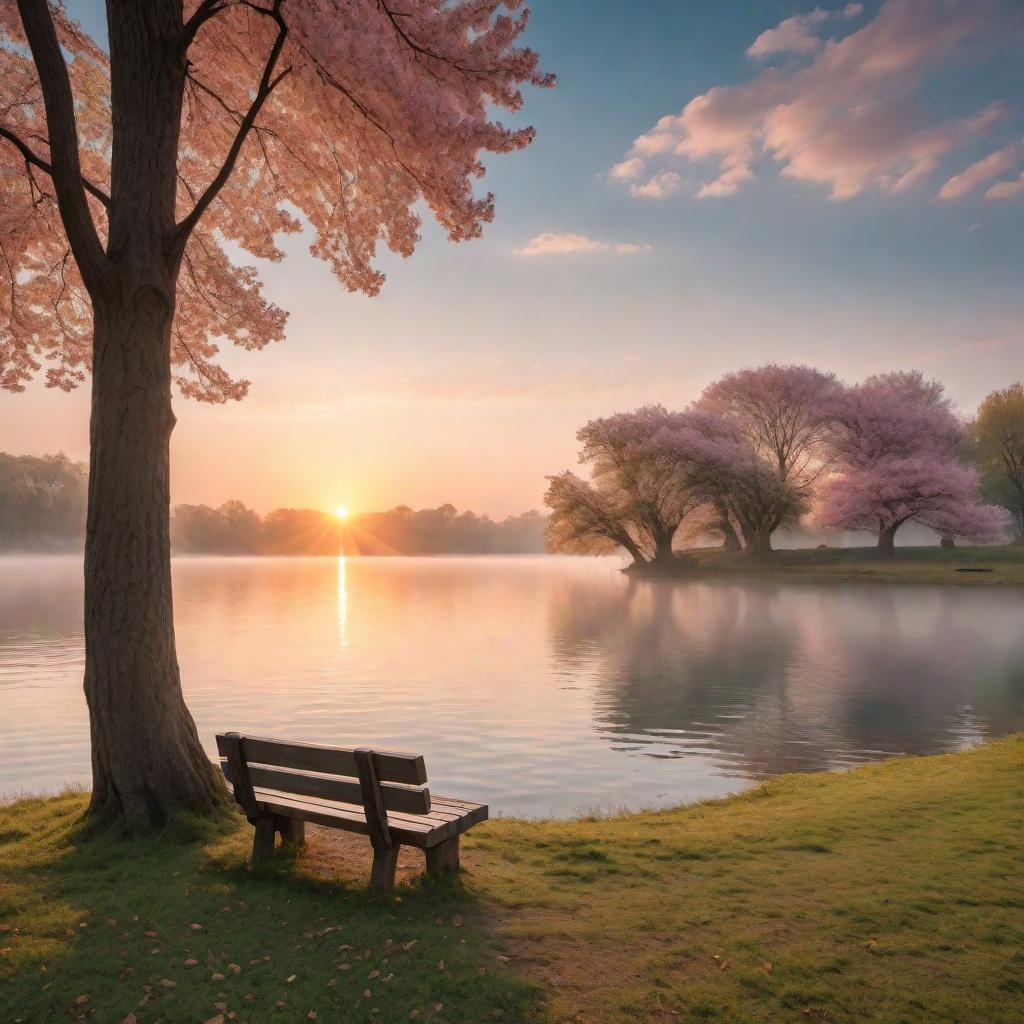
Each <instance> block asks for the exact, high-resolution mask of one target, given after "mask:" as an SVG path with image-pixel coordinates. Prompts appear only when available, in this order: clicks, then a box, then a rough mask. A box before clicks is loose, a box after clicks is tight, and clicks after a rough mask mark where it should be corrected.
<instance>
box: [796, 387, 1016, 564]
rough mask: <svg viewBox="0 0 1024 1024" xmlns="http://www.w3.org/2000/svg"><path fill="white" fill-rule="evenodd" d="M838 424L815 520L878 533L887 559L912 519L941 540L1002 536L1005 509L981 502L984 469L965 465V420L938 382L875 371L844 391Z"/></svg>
mask: <svg viewBox="0 0 1024 1024" xmlns="http://www.w3.org/2000/svg"><path fill="white" fill-rule="evenodd" d="M835 422H836V428H835V430H834V432H833V435H832V449H833V467H834V470H835V472H834V473H833V475H832V476H831V477H829V478H828V479H826V480H825V481H824V483H823V484H822V486H821V491H820V495H819V502H818V507H817V509H816V511H815V517H814V518H815V521H816V523H817V525H819V526H821V527H822V528H825V529H851V530H872V531H875V532H876V533H877V535H878V549H879V551H880V552H881V553H882V554H883V555H886V556H889V557H891V556H892V555H893V554H894V553H895V538H896V531H897V530H898V529H899V528H900V527H901V526H902V525H903V524H904V523H907V522H916V523H919V524H920V525H922V526H926V527H928V528H930V529H932V530H935V531H936V532H937V533H939V534H940V535H941V536H943V538H947V537H948V538H953V537H966V538H970V539H973V540H993V539H996V538H997V537H998V536H999V535H1000V533H1001V532H1002V530H1003V528H1004V526H1005V520H1006V516H1005V513H1004V512H1003V511H1002V510H1001V509H998V508H997V507H995V506H992V505H985V504H983V503H982V502H981V501H980V499H979V496H978V474H977V473H976V472H975V471H974V470H973V469H969V468H967V467H965V466H963V465H961V464H960V461H959V453H960V450H961V448H962V445H963V443H964V441H965V438H966V426H965V424H964V423H963V422H962V421H961V420H960V419H959V417H957V415H956V413H955V412H954V410H953V408H952V404H951V402H950V401H949V399H948V398H947V397H946V395H945V392H944V389H943V386H942V385H941V384H940V383H938V382H936V381H927V380H925V378H924V377H923V375H922V374H920V373H918V372H916V371H913V372H908V373H890V374H884V375H880V376H875V377H869V378H868V379H867V380H866V381H864V382H863V383H862V384H859V385H857V386H855V387H852V388H849V389H847V391H846V392H845V393H844V394H843V396H842V397H841V399H840V400H839V402H838V403H837V406H836V410H835Z"/></svg>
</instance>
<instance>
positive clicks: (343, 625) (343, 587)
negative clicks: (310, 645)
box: [338, 555, 348, 647]
mask: <svg viewBox="0 0 1024 1024" xmlns="http://www.w3.org/2000/svg"><path fill="white" fill-rule="evenodd" d="M346 568H347V567H346V564H345V556H344V555H339V556H338V643H339V645H340V646H341V647H347V646H348V585H347V583H346Z"/></svg>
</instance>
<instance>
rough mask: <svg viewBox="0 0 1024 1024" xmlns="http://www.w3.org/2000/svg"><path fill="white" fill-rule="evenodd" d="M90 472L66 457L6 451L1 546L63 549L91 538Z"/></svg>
mask: <svg viewBox="0 0 1024 1024" xmlns="http://www.w3.org/2000/svg"><path fill="white" fill-rule="evenodd" d="M88 486H89V473H88V469H87V467H86V466H85V464H84V463H81V462H72V461H71V460H70V459H69V458H67V457H66V456H64V455H44V456H43V457H42V458H35V457H33V456H31V455H8V454H7V453H6V452H0V550H21V551H61V550H69V549H74V548H77V547H78V546H80V545H81V542H82V538H83V537H84V536H85V501H86V493H87V490H88Z"/></svg>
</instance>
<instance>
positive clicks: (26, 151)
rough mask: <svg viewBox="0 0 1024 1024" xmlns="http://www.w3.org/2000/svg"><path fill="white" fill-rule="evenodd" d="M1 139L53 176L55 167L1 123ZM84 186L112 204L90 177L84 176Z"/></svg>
mask: <svg viewBox="0 0 1024 1024" xmlns="http://www.w3.org/2000/svg"><path fill="white" fill-rule="evenodd" d="M0 139H7V141H8V142H10V143H11V144H12V145H13V146H14V147H15V148H16V149H17V150H18V152H19V153H21V155H22V156H23V157H24V158H25V163H27V164H31V165H33V166H35V167H38V168H39V169H40V170H41V171H46V173H47V174H48V175H49V176H50V177H51V178H52V177H53V167H52V166H51V165H50V164H48V163H47V162H46V161H45V160H44V159H43V158H42V157H40V156H36V154H35V153H34V152H32V150H31V149H30V148H29V147H28V146H27V145H26V144H25V143H24V142H23V141H22V140H21V139H20V138H18V136H17V135H15V134H14V132H12V131H11V130H10V129H9V128H5V127H4V126H3V125H0ZM82 188H84V189H85V191H86V192H88V193H89V195H91V196H93V197H94V198H96V199H98V200H99V201H100V202H101V203H102V204H103V205H104V206H110V196H108V195H107V193H106V192H104V191H103V189H101V188H97V187H96V186H95V185H94V184H93V183H92V182H91V181H89V179H88V178H82Z"/></svg>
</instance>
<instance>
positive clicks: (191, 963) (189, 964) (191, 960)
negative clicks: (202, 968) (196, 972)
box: [185, 957, 199, 967]
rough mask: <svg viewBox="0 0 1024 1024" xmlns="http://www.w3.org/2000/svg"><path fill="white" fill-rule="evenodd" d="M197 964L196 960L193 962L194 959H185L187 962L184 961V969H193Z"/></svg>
mask: <svg viewBox="0 0 1024 1024" xmlns="http://www.w3.org/2000/svg"><path fill="white" fill-rule="evenodd" d="M198 963H199V961H198V960H194V959H193V958H192V957H189V958H188V959H187V960H186V961H185V966H186V967H195V966H196V965H197V964H198Z"/></svg>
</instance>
